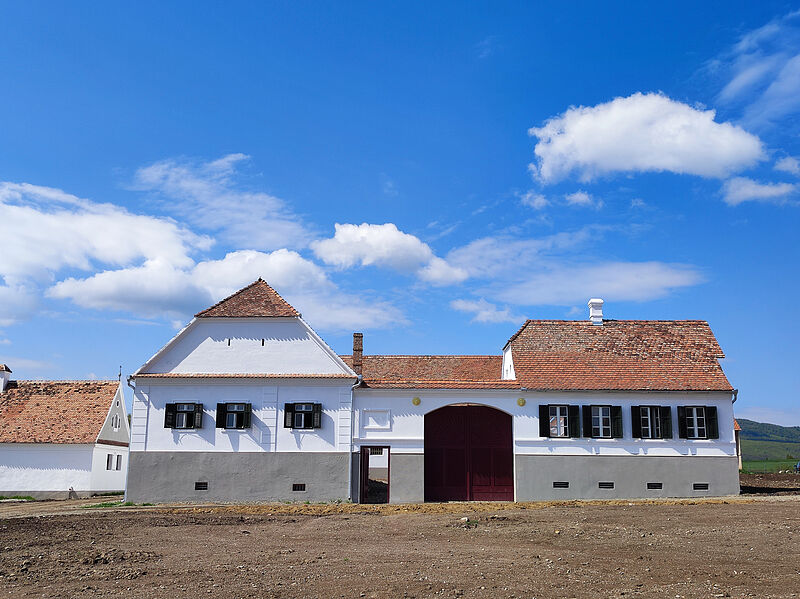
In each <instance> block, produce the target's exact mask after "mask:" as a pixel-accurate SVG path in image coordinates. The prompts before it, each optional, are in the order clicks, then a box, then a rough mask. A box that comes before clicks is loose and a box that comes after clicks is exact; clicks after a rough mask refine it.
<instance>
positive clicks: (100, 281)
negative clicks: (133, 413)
mask: <svg viewBox="0 0 800 599" xmlns="http://www.w3.org/2000/svg"><path fill="white" fill-rule="evenodd" d="M258 277H262V278H264V279H265V280H267V281H268V282H269V283H270V285H272V286H273V287H275V288H276V289H277V290H278V291H279V292H280V293H281V295H283V296H284V297H285V298H286V300H287V301H289V302H290V303H291V304H293V305H294V306H295V307H296V308H297V309H298V310H300V311H301V312H302V313H303V315H304V316H305V317H306V318H307V319H308V320H309V322H311V323H313V326H316V327H319V328H322V329H327V330H344V329H351V328H380V327H386V326H391V325H393V324H396V323H403V322H405V319H404V317H403V315H402V313H401V312H400V311H399V310H398V309H397V308H395V307H394V306H392V305H390V304H388V303H386V302H381V301H370V300H369V298H366V297H360V296H354V295H351V294H347V293H345V292H342V291H341V290H340V289H339V288H338V287H337V286H336V285H334V284H333V282H331V281H330V280H329V279H328V277H327V276H326V274H325V273H324V271H323V270H322V269H321V268H320V267H319V266H318V265H316V264H314V263H313V262H311V261H309V260H306V259H305V258H303V257H302V256H300V254H298V253H297V252H294V251H290V250H287V249H280V250H276V251H274V252H271V253H264V252H258V251H254V250H242V251H237V252H231V253H229V254H227V255H226V256H225V257H224V258H222V259H220V260H206V261H203V262H200V263H198V264H197V265H195V266H193V267H192V268H189V269H179V268H176V267H174V266H172V265H171V264H168V263H164V262H160V261H158V260H152V261H148V262H146V263H145V264H144V265H142V266H136V267H130V268H125V269H119V270H113V271H105V272H101V273H97V274H95V275H93V276H91V277H88V278H85V279H76V278H70V279H67V280H65V281H61V282H59V283H56V284H55V285H54V286H53V287H52V288H51V289H50V290H49V291H48V295H50V296H51V297H55V298H60V299H69V300H71V301H73V302H74V303H76V304H77V305H79V306H82V307H84V308H91V309H97V310H116V311H125V312H132V313H134V314H138V315H141V316H145V317H148V318H162V317H167V318H175V317H179V318H187V317H188V316H189V315H191V314H193V313H195V312H197V311H199V310H201V309H203V308H205V307H207V306H210V305H212V304H213V303H215V302H217V301H219V300H220V299H222V298H224V297H226V296H228V295H230V294H231V293H233V292H235V291H236V290H238V289H240V288H242V287H244V286H245V285H248V284H249V283H252V282H253V281H254V280H255V279H257V278H258ZM181 322H182V321H181Z"/></svg>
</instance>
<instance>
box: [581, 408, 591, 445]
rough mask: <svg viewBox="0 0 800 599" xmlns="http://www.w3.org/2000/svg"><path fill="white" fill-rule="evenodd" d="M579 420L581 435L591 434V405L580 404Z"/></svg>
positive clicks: (587, 435) (588, 435) (589, 435)
mask: <svg viewBox="0 0 800 599" xmlns="http://www.w3.org/2000/svg"><path fill="white" fill-rule="evenodd" d="M581 416H583V418H581V420H582V421H583V436H584V437H591V436H592V406H581Z"/></svg>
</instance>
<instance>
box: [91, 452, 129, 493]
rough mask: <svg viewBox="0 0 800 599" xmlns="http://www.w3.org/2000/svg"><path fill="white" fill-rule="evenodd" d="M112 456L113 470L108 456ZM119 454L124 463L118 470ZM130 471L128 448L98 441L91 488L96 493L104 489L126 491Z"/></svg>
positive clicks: (93, 462)
mask: <svg viewBox="0 0 800 599" xmlns="http://www.w3.org/2000/svg"><path fill="white" fill-rule="evenodd" d="M109 455H111V456H112V464H111V470H109V469H108V468H107V466H108V456H109ZM117 456H121V458H122V463H121V465H120V469H119V470H117V469H116V468H117ZM127 472H128V448H127V447H119V446H116V445H105V444H102V443H97V444H95V446H94V451H93V452H92V478H91V481H92V482H91V490H92V491H93V492H95V493H102V492H103V491H124V490H125V477H126V474H127Z"/></svg>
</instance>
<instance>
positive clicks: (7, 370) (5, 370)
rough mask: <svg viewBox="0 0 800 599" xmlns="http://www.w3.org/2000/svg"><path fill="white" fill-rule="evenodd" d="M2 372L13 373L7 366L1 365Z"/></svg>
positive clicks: (0, 370)
mask: <svg viewBox="0 0 800 599" xmlns="http://www.w3.org/2000/svg"><path fill="white" fill-rule="evenodd" d="M0 372H11V369H10V368H9V367H8V366H6V365H5V364H0Z"/></svg>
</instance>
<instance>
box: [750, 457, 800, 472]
mask: <svg viewBox="0 0 800 599" xmlns="http://www.w3.org/2000/svg"><path fill="white" fill-rule="evenodd" d="M796 463H797V460H742V472H744V473H746V474H768V473H770V472H778V471H779V470H789V471H793V470H794V465H795V464H796Z"/></svg>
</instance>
